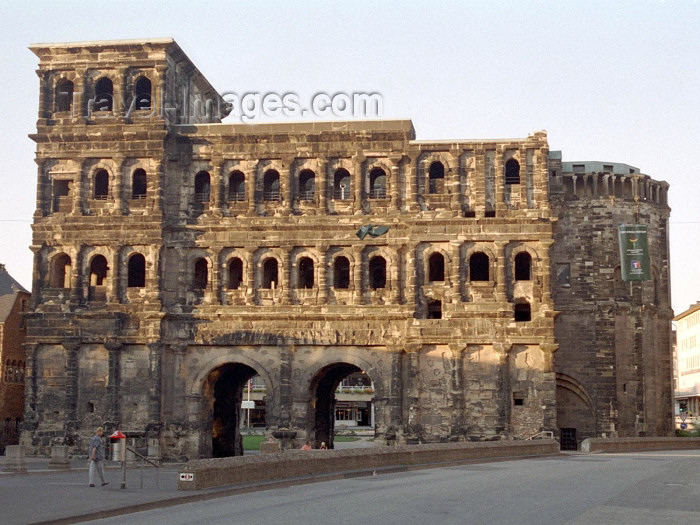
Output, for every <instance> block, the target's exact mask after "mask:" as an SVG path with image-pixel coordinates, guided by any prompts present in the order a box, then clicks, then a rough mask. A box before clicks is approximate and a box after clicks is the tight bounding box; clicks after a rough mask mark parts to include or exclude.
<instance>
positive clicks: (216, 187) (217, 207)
mask: <svg viewBox="0 0 700 525" xmlns="http://www.w3.org/2000/svg"><path fill="white" fill-rule="evenodd" d="M211 164H212V170H211V195H210V197H209V202H210V203H211V204H210V208H209V209H210V210H211V214H212V215H214V216H217V217H220V216H221V181H222V180H223V170H224V159H223V157H220V156H216V157H214V156H212V159H211Z"/></svg>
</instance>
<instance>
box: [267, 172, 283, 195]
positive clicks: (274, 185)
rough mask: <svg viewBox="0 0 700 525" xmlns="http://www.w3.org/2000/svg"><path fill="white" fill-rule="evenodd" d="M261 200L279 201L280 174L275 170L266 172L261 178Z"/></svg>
mask: <svg viewBox="0 0 700 525" xmlns="http://www.w3.org/2000/svg"><path fill="white" fill-rule="evenodd" d="M263 200H264V201H278V200H280V174H279V173H278V172H277V170H267V171H266V172H265V176H264V177H263Z"/></svg>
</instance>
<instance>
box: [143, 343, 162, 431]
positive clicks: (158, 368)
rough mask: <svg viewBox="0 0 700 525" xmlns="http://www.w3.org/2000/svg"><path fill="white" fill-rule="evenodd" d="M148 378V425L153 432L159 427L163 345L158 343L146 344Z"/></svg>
mask: <svg viewBox="0 0 700 525" xmlns="http://www.w3.org/2000/svg"><path fill="white" fill-rule="evenodd" d="M148 362H149V370H148V376H149V380H150V389H149V396H148V421H149V423H148V425H147V428H148V427H150V428H151V429H153V430H157V429H160V425H161V417H160V411H161V395H162V393H161V391H162V389H161V382H162V373H163V345H162V343H160V342H155V343H148Z"/></svg>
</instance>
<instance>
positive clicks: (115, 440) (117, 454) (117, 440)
mask: <svg viewBox="0 0 700 525" xmlns="http://www.w3.org/2000/svg"><path fill="white" fill-rule="evenodd" d="M109 442H110V443H111V448H112V461H126V436H125V435H124V434H123V433H122V432H120V431H119V430H116V431H115V432H114V434H112V435H111V436H109Z"/></svg>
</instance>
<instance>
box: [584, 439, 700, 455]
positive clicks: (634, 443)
mask: <svg viewBox="0 0 700 525" xmlns="http://www.w3.org/2000/svg"><path fill="white" fill-rule="evenodd" d="M689 449H700V438H672V437H654V438H616V439H604V438H588V439H584V440H583V442H582V443H581V450H582V451H583V452H632V451H646V450H689Z"/></svg>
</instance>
